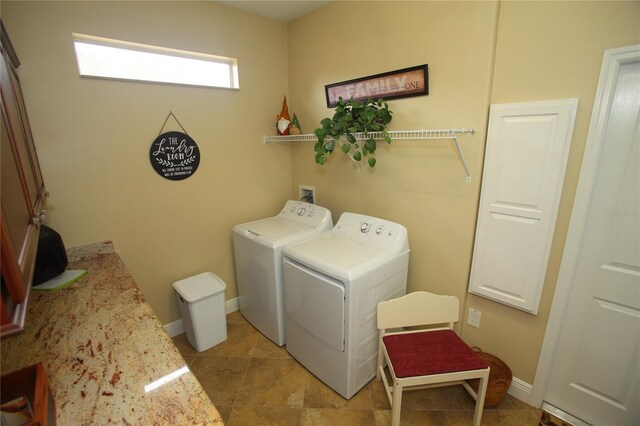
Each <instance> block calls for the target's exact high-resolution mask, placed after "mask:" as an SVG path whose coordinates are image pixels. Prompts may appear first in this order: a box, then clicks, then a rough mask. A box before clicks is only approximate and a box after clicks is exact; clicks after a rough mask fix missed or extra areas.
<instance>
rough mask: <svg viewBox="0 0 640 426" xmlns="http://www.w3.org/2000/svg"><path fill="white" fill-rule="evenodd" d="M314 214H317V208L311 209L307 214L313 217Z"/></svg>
mask: <svg viewBox="0 0 640 426" xmlns="http://www.w3.org/2000/svg"><path fill="white" fill-rule="evenodd" d="M314 214H315V210H309V214H308V215H307V216H309V217H313V215H314Z"/></svg>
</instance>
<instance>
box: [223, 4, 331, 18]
mask: <svg viewBox="0 0 640 426" xmlns="http://www.w3.org/2000/svg"><path fill="white" fill-rule="evenodd" d="M330 1H331V0H322V1H317V0H289V1H276V0H257V1H248V0H247V1H245V0H218V3H222V4H224V5H226V6H231V7H234V8H236V9H240V10H244V11H245V12H250V13H254V14H256V15H260V16H264V17H267V18H271V19H275V20H278V21H281V22H291V21H293V20H294V19H297V18H299V17H301V16H303V15H306V14H307V13H309V12H311V11H313V10H316V9H317V8H319V7H322V6H324V5H325V4H327V3H329V2H330Z"/></svg>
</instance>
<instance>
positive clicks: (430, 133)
mask: <svg viewBox="0 0 640 426" xmlns="http://www.w3.org/2000/svg"><path fill="white" fill-rule="evenodd" d="M475 132H476V130H475V129H474V128H473V127H472V128H469V129H467V128H461V129H438V130H391V131H387V135H388V136H389V137H390V138H391V139H392V140H429V139H451V140H452V141H453V143H454V145H455V148H456V150H457V151H458V154H459V155H460V160H461V161H462V165H463V167H464V171H465V172H466V174H467V175H466V177H465V180H466V181H467V182H471V173H469V167H468V166H467V161H466V160H465V159H464V154H463V153H462V149H461V148H460V144H459V143H458V138H457V135H459V134H472V135H473V134H474V133H475ZM353 135H354V136H355V138H356V140H365V139H370V138H373V139H383V137H382V132H369V133H367V134H366V135H365V134H364V133H354V134H353ZM317 140H318V138H317V137H316V135H315V134H313V133H306V134H303V135H288V136H266V135H265V136H264V143H273V142H305V141H317ZM345 143H346V142H345ZM352 160H353V159H352ZM353 161H354V164H355V165H356V167H358V168H359V164H358V163H357V162H356V161H355V160H353Z"/></svg>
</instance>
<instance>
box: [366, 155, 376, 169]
mask: <svg viewBox="0 0 640 426" xmlns="http://www.w3.org/2000/svg"><path fill="white" fill-rule="evenodd" d="M368 161H369V167H375V165H376V159H375V158H373V157H369V160H368Z"/></svg>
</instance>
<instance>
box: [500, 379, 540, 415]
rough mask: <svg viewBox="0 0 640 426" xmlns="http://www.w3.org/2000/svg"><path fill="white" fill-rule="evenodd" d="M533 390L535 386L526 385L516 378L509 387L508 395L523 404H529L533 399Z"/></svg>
mask: <svg viewBox="0 0 640 426" xmlns="http://www.w3.org/2000/svg"><path fill="white" fill-rule="evenodd" d="M532 390H533V386H532V385H530V384H529V383H526V382H524V381H522V380H520V379H518V378H517V377H514V378H513V379H512V380H511V386H509V390H508V391H507V393H508V394H509V395H511V396H512V397H514V398H518V399H519V400H520V401H522V402H526V403H527V404H528V403H529V399H530V398H531V391H532ZM536 408H538V407H536Z"/></svg>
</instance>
